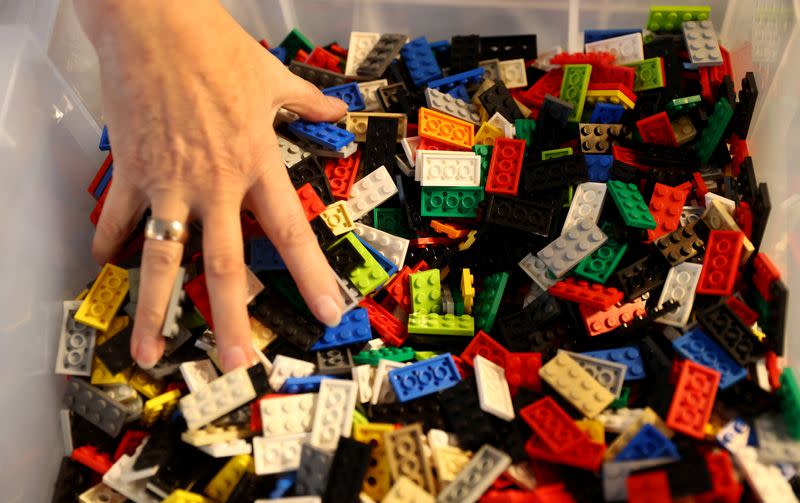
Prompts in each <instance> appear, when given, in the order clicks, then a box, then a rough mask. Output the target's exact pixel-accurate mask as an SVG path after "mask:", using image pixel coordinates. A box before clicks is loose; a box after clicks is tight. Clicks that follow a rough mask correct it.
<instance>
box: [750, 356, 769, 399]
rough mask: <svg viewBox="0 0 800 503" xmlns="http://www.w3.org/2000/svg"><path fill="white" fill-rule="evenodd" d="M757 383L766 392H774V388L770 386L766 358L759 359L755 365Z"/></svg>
mask: <svg viewBox="0 0 800 503" xmlns="http://www.w3.org/2000/svg"><path fill="white" fill-rule="evenodd" d="M754 377H755V381H756V383H757V384H758V387H759V388H761V389H763V390H764V391H766V392H767V393H771V392H772V386H771V385H770V384H769V372H768V371H767V362H766V360H765V359H764V358H759V359H758V360H756V363H755V376H754Z"/></svg>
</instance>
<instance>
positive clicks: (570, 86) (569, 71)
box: [559, 65, 592, 122]
mask: <svg viewBox="0 0 800 503" xmlns="http://www.w3.org/2000/svg"><path fill="white" fill-rule="evenodd" d="M591 74H592V66H591V65H564V79H563V81H562V84H561V94H560V95H559V97H560V98H561V99H562V100H564V101H566V102H567V103H570V104H571V105H572V106H573V107H574V108H573V110H572V113H570V115H569V118H568V120H569V121H570V122H579V121H580V120H581V116H582V115H583V105H584V103H585V101H586V92H587V89H588V86H589V77H590V76H591Z"/></svg>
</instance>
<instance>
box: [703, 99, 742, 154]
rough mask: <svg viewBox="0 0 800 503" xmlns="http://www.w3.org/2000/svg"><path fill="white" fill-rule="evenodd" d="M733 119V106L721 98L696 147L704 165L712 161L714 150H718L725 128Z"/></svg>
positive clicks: (715, 105)
mask: <svg viewBox="0 0 800 503" xmlns="http://www.w3.org/2000/svg"><path fill="white" fill-rule="evenodd" d="M731 117H733V109H732V108H731V105H730V104H729V103H728V100H726V99H725V98H720V100H719V101H717V102H716V103H715V104H714V113H712V114H711V117H709V118H708V123H707V124H706V127H705V129H703V132H701V133H700V139H699V140H697V143H695V145H694V149H695V150H696V151H697V156H698V157H699V158H700V162H702V163H703V164H705V163H707V162H708V160H709V159H711V155H712V154H713V153H714V149H716V148H717V144H719V140H720V139H721V138H722V134H723V133H724V132H725V128H727V127H728V123H729V122H730V121H731Z"/></svg>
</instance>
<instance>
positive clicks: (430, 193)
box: [421, 187, 483, 218]
mask: <svg viewBox="0 0 800 503" xmlns="http://www.w3.org/2000/svg"><path fill="white" fill-rule="evenodd" d="M482 196H483V188H481V187H423V188H422V211H421V215H422V216H425V217H462V218H473V217H475V216H476V215H477V213H476V210H477V207H478V203H479V202H480V200H481V198H482Z"/></svg>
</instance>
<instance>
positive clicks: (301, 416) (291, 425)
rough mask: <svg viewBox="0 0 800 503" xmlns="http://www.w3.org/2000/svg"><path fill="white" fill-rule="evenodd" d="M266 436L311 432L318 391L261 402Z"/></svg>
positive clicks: (262, 420)
mask: <svg viewBox="0 0 800 503" xmlns="http://www.w3.org/2000/svg"><path fill="white" fill-rule="evenodd" d="M259 404H260V406H261V424H262V425H263V428H264V433H263V435H264V438H269V437H278V436H281V435H289V434H295V433H311V421H312V420H313V418H314V411H315V410H316V405H317V393H302V394H299V395H291V396H286V397H279V398H267V399H265V400H261V402H259Z"/></svg>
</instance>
